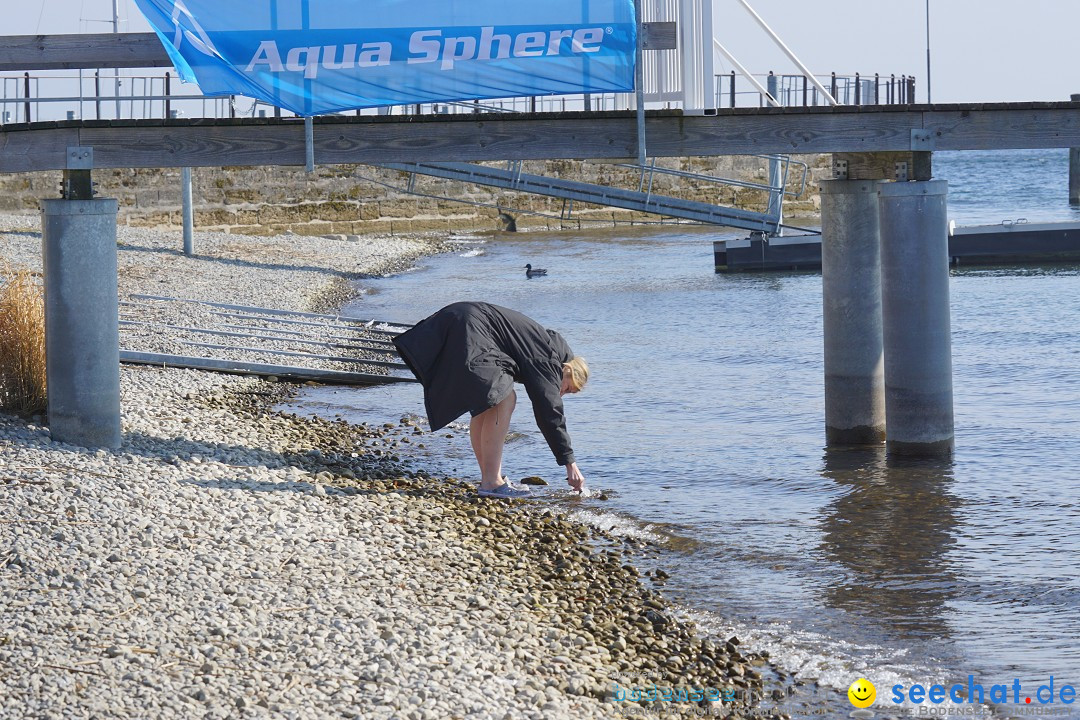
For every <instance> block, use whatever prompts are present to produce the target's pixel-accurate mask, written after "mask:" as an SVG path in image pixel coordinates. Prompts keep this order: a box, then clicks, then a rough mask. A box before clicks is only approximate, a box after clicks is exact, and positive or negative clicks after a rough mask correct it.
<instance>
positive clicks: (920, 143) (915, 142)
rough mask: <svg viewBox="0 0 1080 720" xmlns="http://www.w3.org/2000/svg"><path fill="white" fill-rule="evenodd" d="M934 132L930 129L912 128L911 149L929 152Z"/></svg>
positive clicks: (931, 148)
mask: <svg viewBox="0 0 1080 720" xmlns="http://www.w3.org/2000/svg"><path fill="white" fill-rule="evenodd" d="M934 144H935V143H934V133H933V132H932V131H930V130H923V129H921V128H920V129H914V128H913V129H912V131H911V149H912V150H916V151H926V152H930V151H932V150H934Z"/></svg>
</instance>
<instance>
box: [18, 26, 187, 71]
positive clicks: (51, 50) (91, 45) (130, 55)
mask: <svg viewBox="0 0 1080 720" xmlns="http://www.w3.org/2000/svg"><path fill="white" fill-rule="evenodd" d="M143 67H172V61H171V60H169V56H168V54H167V53H166V52H165V48H164V47H162V45H161V41H160V40H158V37H157V35H155V34H154V33H119V34H115V35H114V34H112V33H95V34H86V35H2V36H0V72H11V71H14V70H19V71H22V70H78V69H99V68H143Z"/></svg>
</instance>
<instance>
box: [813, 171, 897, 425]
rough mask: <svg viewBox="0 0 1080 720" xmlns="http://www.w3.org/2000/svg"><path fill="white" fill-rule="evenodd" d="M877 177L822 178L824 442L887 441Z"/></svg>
mask: <svg viewBox="0 0 1080 720" xmlns="http://www.w3.org/2000/svg"><path fill="white" fill-rule="evenodd" d="M879 184H880V183H879V181H877V180H825V181H823V182H822V183H821V278H822V295H823V300H824V323H825V440H826V443H827V444H828V445H867V444H873V443H880V442H881V441H882V440H884V439H885V378H884V370H883V365H882V357H883V356H882V330H881V252H880V245H879V224H878V185H879Z"/></svg>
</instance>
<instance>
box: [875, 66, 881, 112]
mask: <svg viewBox="0 0 1080 720" xmlns="http://www.w3.org/2000/svg"><path fill="white" fill-rule="evenodd" d="M874 104H875V105H880V104H881V78H880V77H879V76H878V74H877V73H874Z"/></svg>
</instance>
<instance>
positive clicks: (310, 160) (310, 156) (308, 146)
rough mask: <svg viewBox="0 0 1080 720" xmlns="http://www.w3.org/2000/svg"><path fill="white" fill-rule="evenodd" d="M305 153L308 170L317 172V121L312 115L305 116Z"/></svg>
mask: <svg viewBox="0 0 1080 720" xmlns="http://www.w3.org/2000/svg"><path fill="white" fill-rule="evenodd" d="M304 155H305V158H306V160H305V166H306V169H307V171H308V172H309V173H313V172H315V121H314V120H313V119H312V118H310V117H306V118H304Z"/></svg>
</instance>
